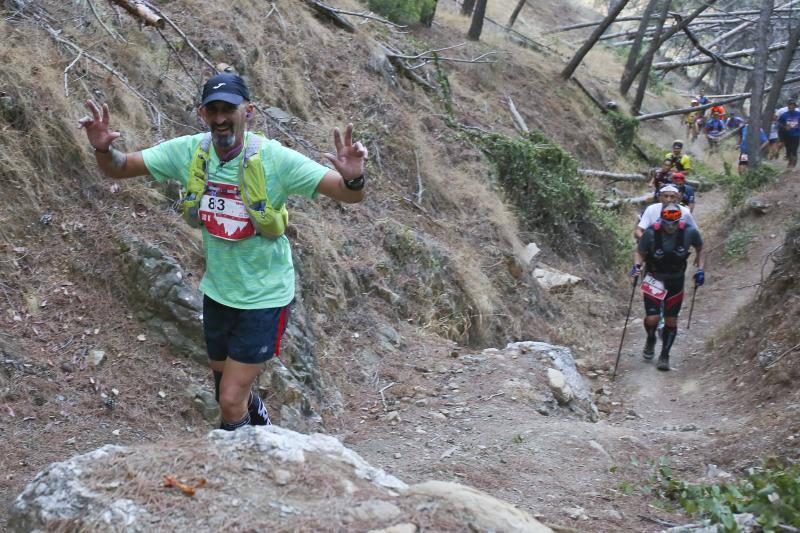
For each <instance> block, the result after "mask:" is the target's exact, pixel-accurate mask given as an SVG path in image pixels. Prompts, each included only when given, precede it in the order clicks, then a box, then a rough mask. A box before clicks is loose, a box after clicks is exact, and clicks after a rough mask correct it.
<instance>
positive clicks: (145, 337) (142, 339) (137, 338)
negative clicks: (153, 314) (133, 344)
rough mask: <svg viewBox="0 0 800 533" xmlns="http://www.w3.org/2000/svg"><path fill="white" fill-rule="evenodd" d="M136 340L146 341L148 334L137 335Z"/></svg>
mask: <svg viewBox="0 0 800 533" xmlns="http://www.w3.org/2000/svg"><path fill="white" fill-rule="evenodd" d="M136 340H137V341H139V342H144V341H146V340H147V336H146V335H137V336H136Z"/></svg>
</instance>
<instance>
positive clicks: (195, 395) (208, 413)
mask: <svg viewBox="0 0 800 533" xmlns="http://www.w3.org/2000/svg"><path fill="white" fill-rule="evenodd" d="M185 394H186V396H187V397H188V398H189V399H190V400H191V401H192V404H193V405H194V406H195V407H196V408H197V410H198V411H200V415H201V416H202V417H203V420H205V421H206V422H208V423H210V424H217V423H218V422H219V419H220V412H219V404H218V403H217V400H216V398H214V394H213V393H212V392H211V391H210V390H207V389H205V388H203V387H200V386H198V385H195V384H192V385H189V387H187V388H186V393H185Z"/></svg>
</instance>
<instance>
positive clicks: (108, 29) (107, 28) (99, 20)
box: [86, 0, 127, 43]
mask: <svg viewBox="0 0 800 533" xmlns="http://www.w3.org/2000/svg"><path fill="white" fill-rule="evenodd" d="M86 3H87V4H89V9H91V10H92V14H93V15H94V18H96V19H97V22H98V23H99V24H100V26H101V27H102V28H103V29H104V30H106V33H107V34H109V35H110V36H111V38H112V39H114V40H115V41H117V40H120V39H121V40H122V42H124V43H127V41H126V40H125V39H124V38H123V37H122V36H121V35H118V34H115V33H114V32H112V31H111V28H109V27H108V26H106V23H105V22H103V19H101V18H100V14H99V13H98V12H97V8H96V7H95V6H94V2H92V0H86Z"/></svg>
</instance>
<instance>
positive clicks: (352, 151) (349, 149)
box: [324, 124, 369, 181]
mask: <svg viewBox="0 0 800 533" xmlns="http://www.w3.org/2000/svg"><path fill="white" fill-rule="evenodd" d="M333 144H334V145H335V146H336V155H333V154H324V155H325V158H326V159H327V160H328V161H330V162H331V164H333V167H334V168H335V169H336V171H337V172H338V173H339V174H341V176H342V177H343V178H344V179H345V180H348V181H349V180H354V179H356V178H358V177H359V176H362V175H363V174H364V162H365V161H366V160H367V158H368V157H369V154H368V153H367V149H366V148H365V147H364V145H363V144H361V143H360V142H356V143H355V144H353V125H352V124H348V125H347V127H346V128H345V130H344V141H342V134H341V132H340V131H339V128H333Z"/></svg>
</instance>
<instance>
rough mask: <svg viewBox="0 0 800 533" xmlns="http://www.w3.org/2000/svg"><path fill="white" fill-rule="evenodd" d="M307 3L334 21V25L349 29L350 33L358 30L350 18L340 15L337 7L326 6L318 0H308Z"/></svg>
mask: <svg viewBox="0 0 800 533" xmlns="http://www.w3.org/2000/svg"><path fill="white" fill-rule="evenodd" d="M306 3H307V4H308V5H309V6H311V8H312V9H314V11H316V12H317V13H319V14H320V15H322V16H323V17H325V18H327V19H329V20H330V21H331V22H333V23H334V25H336V26H338V27H340V28H342V29H343V30H346V31H349V32H350V33H355V32H356V27H355V26H353V24H352V23H351V22H350V21H349V20H347V19H346V18H344V17H342V16H340V15H339V11H338V10H337V9H334V8H332V7H329V6H326V5H325V4H323V3H322V2H318V1H317V0H306Z"/></svg>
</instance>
